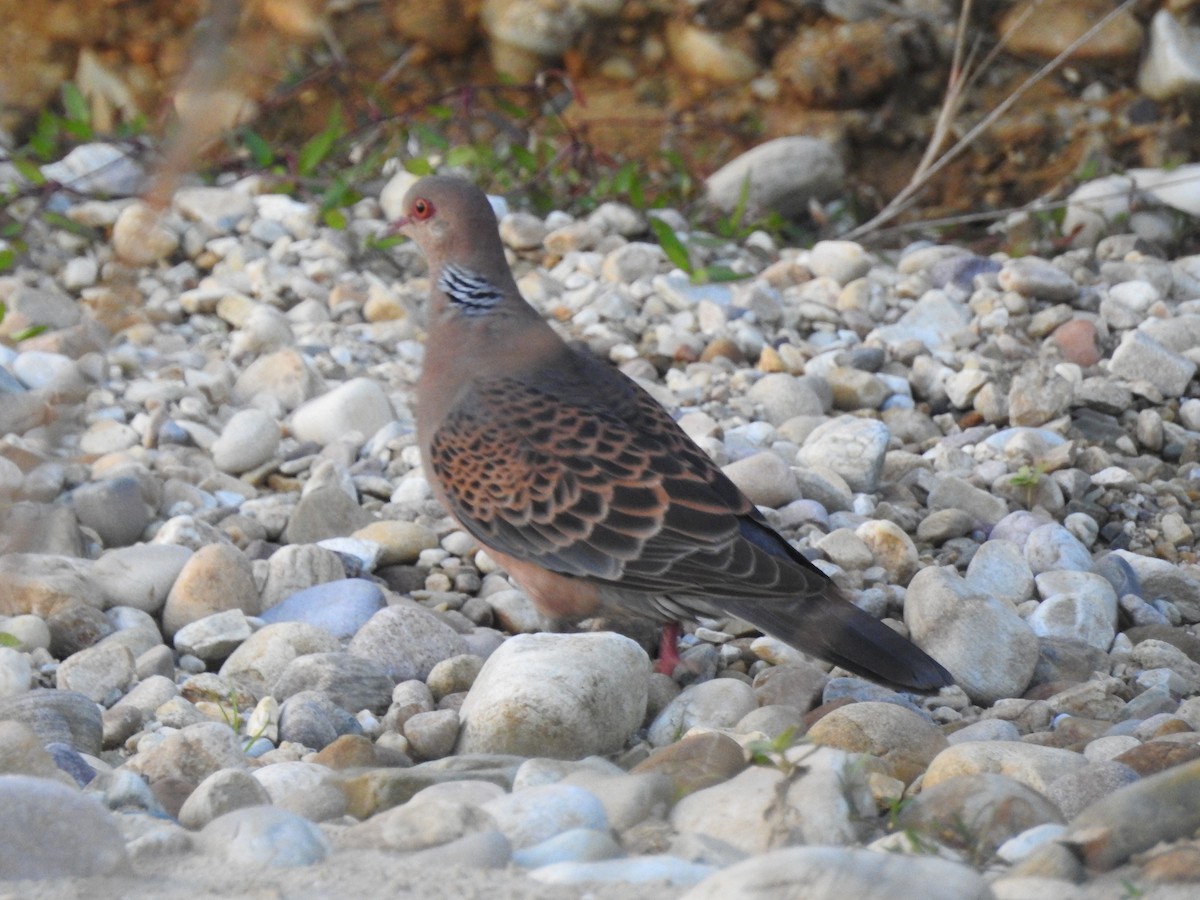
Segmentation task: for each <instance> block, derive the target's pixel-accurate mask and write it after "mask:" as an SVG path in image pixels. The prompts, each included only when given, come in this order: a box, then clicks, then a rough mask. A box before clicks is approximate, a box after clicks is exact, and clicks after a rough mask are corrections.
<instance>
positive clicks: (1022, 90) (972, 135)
mask: <svg viewBox="0 0 1200 900" xmlns="http://www.w3.org/2000/svg"><path fill="white" fill-rule="evenodd" d="M1136 2H1137V0H1124V2H1122V3H1121V4H1120V5H1119V6H1117V7H1116V8H1115V9H1113V10H1112V11H1111V12H1109V13H1108V14H1107V15H1105V16H1104V18H1102V19H1101V20H1100V21H1099V22H1097V23H1096V24H1095V25H1093V26H1092V27H1091V28H1089V29H1088V30H1087V31H1085V32H1084V33H1083V34H1081V35H1080V36H1079V37H1077V38H1076V39H1075V40H1073V41H1072V42H1071V43H1070V44H1069V45H1068V46H1067V47H1065V48H1064V49H1063V50H1062V51H1061V52H1060V53H1059V54H1058V55H1057V56H1055V57H1054V59H1052V60H1050V62H1048V63H1046V64H1045V65H1044V66H1042V67H1041V68H1039V69H1038V70H1037V71H1036V72H1034V73H1033V74H1032V75H1030V76H1029V77H1028V78H1026V79H1025V80H1024V81H1023V82H1022V83H1021V84H1020V85H1019V86H1018V87H1017V89H1016V90H1014V91H1013V92H1012V93H1011V94H1009V95H1008V96H1007V97H1005V98H1004V100H1002V101H1001V102H1000V103H999V104H997V106H996V108H995V109H993V110H992V111H991V112H989V113H988V114H987V115H986V116H984V117H983V118H982V119H981V120H980V121H979V122H977V123H976V124H975V125H974V126H973V127H972V128H971V129H970V130H969V131H968V132H967V133H966V134H964V135H963V136H962V137H961V138H959V139H958V141H957V142H955V144H954V145H953V146H952V147H951V148H950V149H949V150H947V151H946V152H945V153H943V154H942V155H941V156H940V157H938V159H937V161H936V162H934V163H932V164H931V165H929V166H928V167H927V168H925V169H924V170H922V169H921V168H920V167H918V170H917V172H915V173H914V175H913V177H912V179H910V180H909V183H908V184H907V185H906V186H905V187H904V188H903V190H901V191H900V193H898V194H897V195H896V196H895V197H893V198H892V200H891V201H890V202H889V203H888V204H887V205H886V206H885V207H884V208H883V209H882V210H880V211H879V212H878V213H877V214H876V215H875V216H874V217H872V218H871V219H870V220H869V221H867V222H864V223H863V224H862V225H859V226H858V227H856V228H853V229H851V230H850V231H849V232H847V233H846V234H845V235H843V237H845V238H848V239H852V240H853V239H857V238H859V237H862V236H863V235H865V234H868V233H870V232H873V231H876V230H877V229H878V228H879V227H880V226H881V225H883V224H885V223H887V222H890V221H891V220H892V219H894V218H896V216H898V215H900V213H902V212H904V211H905V210H906V209H908V208H909V206H911V205H912V202H913V200H914V198H915V197H916V195H917V194H918V193H919V192H920V191H922V190H924V189H925V188H926V187H927V186H928V184H929V182H930V181H931V180H932V179H933V178H934V176H936V175H937V174H938V173H940V172H941V171H942V170H943V169H945V168H946V167H947V166H948V165H949V164H950V163H951V162H953V161H954V160H955V159H957V158H958V157H959V156H961V155H962V153H963V151H965V150H966V149H967V148H968V147H970V146H971V144H973V143H974V142H975V140H976V139H977V138H978V137H979V136H980V135H981V134H982V133H983V132H984V131H986V130H987V129H988V128H990V127H991V126H992V125H994V124H995V123H996V121H997V120H998V119H999V118H1000V117H1001V116H1003V115H1004V114H1005V113H1006V112H1008V111H1009V109H1011V108H1012V107H1013V106H1014V105H1015V104H1016V102H1017V101H1018V100H1020V99H1021V97H1023V96H1024V95H1025V94H1026V93H1027V92H1028V91H1029V90H1030V88H1032V87H1034V86H1035V85H1036V84H1038V82H1040V81H1042V80H1043V79H1044V78H1046V76H1048V75H1049V74H1050V73H1052V72H1053V71H1055V70H1056V69H1057V68H1058V67H1059V66H1060V65H1062V63H1063V61H1064V60H1066V59H1067V58H1068V57H1070V56H1071V54H1072V53H1074V52H1075V51H1076V50H1077V49H1079V47H1080V46H1082V45H1083V44H1086V43H1087V42H1088V41H1090V40H1091V39H1092V37H1094V36H1095V35H1096V33H1097V32H1099V31H1100V30H1101V29H1103V28H1104V27H1105V26H1107V25H1108V23H1109V22H1111V21H1112V20H1113V19H1114V18H1116V17H1117V16H1118V15H1120V14H1121V13H1123V12H1125V11H1126V10H1128V9H1129V8H1130V7H1132V6H1133V5H1134V4H1135V3H1136ZM966 5H967V4H964V9H965V8H966ZM964 23H965V20H964V19H962V18H960V20H959V26H958V27H959V28H960V29H962V28H963V27H964ZM1009 33H1010V34H1011V33H1012V32H1011V31H1010V32H1009ZM991 58H992V55H991V54H989V60H990V59H991ZM969 80H973V77H972V78H971V79H969ZM954 90H955V86H954V83H953V82H952V84H951V86H950V87H949V88H948V90H947V95H948V98H947V104H949V103H950V102H951V99H950V96H949V95H950V94H951V93H952V92H953V91H954ZM937 136H938V132H937V131H936V130H935V137H937ZM922 162H924V161H922Z"/></svg>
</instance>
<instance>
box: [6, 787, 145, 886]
mask: <svg viewBox="0 0 1200 900" xmlns="http://www.w3.org/2000/svg"><path fill="white" fill-rule="evenodd" d="M0 808H3V810H4V816H3V825H2V826H0V879H4V880H6V881H11V880H16V879H45V878H64V877H70V876H76V877H84V878H86V877H91V876H104V875H129V874H132V870H131V868H130V865H129V858H128V856H127V855H126V852H125V841H124V840H123V839H122V837H121V832H120V831H119V829H118V828H117V824H116V822H115V821H114V819H113V818H112V816H111V814H110V813H109V812H108V811H107V810H105V809H104V808H103V807H102V806H101V805H100V804H98V803H95V802H93V801H92V800H91V798H88V797H85V796H84V795H83V794H81V793H80V792H79V791H77V790H75V789H73V788H69V787H66V786H65V785H62V784H58V783H55V782H53V781H50V780H47V779H44V778H34V777H31V776H29V775H0Z"/></svg>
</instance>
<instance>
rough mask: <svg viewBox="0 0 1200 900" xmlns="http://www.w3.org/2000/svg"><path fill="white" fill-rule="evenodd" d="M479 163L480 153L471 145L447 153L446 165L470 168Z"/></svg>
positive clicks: (454, 148)
mask: <svg viewBox="0 0 1200 900" xmlns="http://www.w3.org/2000/svg"><path fill="white" fill-rule="evenodd" d="M478 161H479V153H478V151H477V150H476V149H475V148H474V147H471V146H469V145H466V146H464V145H461V144H460V145H459V146H457V147H451V148H450V150H449V151H447V153H446V165H448V166H454V167H460V166H461V167H466V168H470V167H471V166H474V165H475V164H476V163H477V162H478Z"/></svg>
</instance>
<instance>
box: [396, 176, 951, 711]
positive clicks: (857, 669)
mask: <svg viewBox="0 0 1200 900" xmlns="http://www.w3.org/2000/svg"><path fill="white" fill-rule="evenodd" d="M392 227H393V230H398V231H400V232H402V233H403V234H405V235H407V236H408V237H409V238H411V239H412V240H413V241H414V242H415V243H416V245H417V247H418V248H419V249H420V251H421V252H422V254H423V255H424V257H425V259H426V262H427V263H428V266H429V280H430V296H429V303H428V309H427V338H426V345H425V359H424V363H423V368H422V372H421V375H420V377H419V380H418V384H417V411H416V420H417V438H418V442H419V445H420V450H421V459H422V464H423V466H424V468H425V474H426V476H427V478H428V480H429V483H430V485H431V487H432V489H433V492H434V495H435V496H436V497H437V499H438V500H440V501H441V502H442V503H443V504H444V505H445V507H446V509H447V510H448V511H449V512H450V514H451V515H452V516H453V518H454V519H455V520H456V521H457V522H458V523H459V525H461V526H462V528H463V529H465V530H466V531H467V532H469V533H470V534H471V535H472V536H474V538H475V539H476V540H477V541H479V543H480V544H482V545H483V546H484V547H486V548H487V552H488V553H489V554H490V555H491V557H492V558H493V559H494V560H495V561H496V562H497V563H498V564H499V565H500V566H502V567H503V568H504V569H505V570H506V571H507V572H508V574H509V576H510V577H511V578H512V579H513V580H514V581H515V582H516V583H517V584H518V585H519V586H520V587H521V588H522V589H523V590H524V591H525V592H526V593H527V594H528V595H529V596H530V598H532V600H533V602H534V604H535V605H536V606H537V607H538V609H539V610H540V611H541V612H542V613H543V614H545V615H547V616H550V617H553V618H556V619H581V618H584V617H588V616H594V615H604V614H607V612H612V611H616V612H620V613H624V614H628V613H633V614H636V615H642V616H649V617H651V618H653V619H656V620H658V621H660V622H663V623H667V624H674V623H678V622H679V621H681V620H695V619H696V618H697V617H710V618H718V617H722V616H736V617H738V618H740V619H743V620H745V621H747V622H749V623H751V624H752V625H754V626H755V627H756V628H759V629H761V630H762V631H763V632H765V633H767V634H770V635H773V636H774V637H776V638H778V639H780V640H782V641H784V642H785V643H787V644H789V645H791V646H793V647H795V648H796V649H798V650H801V651H803V652H804V653H807V654H810V655H812V656H815V657H818V658H820V659H823V660H825V661H827V662H829V663H834V664H836V665H838V666H841V667H842V668H844V669H847V670H849V671H850V672H853V673H855V674H857V675H860V676H863V677H865V678H869V679H872V680H874V681H877V682H881V683H884V684H888V685H892V686H896V687H901V688H906V689H910V690H915V691H925V692H930V691H935V690H937V689H939V688H941V687H942V686H944V685H949V684H951V683H952V682H953V678H952V676H951V675H950V673H949V672H947V671H946V669H945V668H943V667H942V666H941V665H940V664H939V663H938V662H936V661H935V660H934V659H933V658H931V657H930V656H929V655H927V654H926V653H925V652H924V651H923V650H921V649H920V648H918V647H917V646H916V645H915V644H913V643H912V642H910V641H909V640H907V639H906V638H904V637H902V636H901V635H900V634H898V633H897V632H896V631H893V630H892V629H891V628H889V627H888V626H887V625H885V624H884V623H882V622H881V621H879V620H878V619H876V618H874V617H873V616H871V615H869V614H868V613H866V612H864V611H863V610H861V609H859V608H858V607H857V606H855V605H854V604H853V603H852V602H850V601H849V600H848V599H847V598H846V597H845V596H844V595H843V594H842V593H841V592H840V591H839V590H838V588H837V587H836V586H835V585H834V584H833V582H832V581H831V580H830V579H829V577H828V576H826V575H825V574H824V573H823V572H822V571H821V570H820V569H818V568H817V567H816V566H815V565H813V563H811V562H810V561H809V560H808V559H807V558H805V557H804V555H803V554H801V553H800V552H799V551H798V550H796V549H795V548H794V547H793V546H792V545H791V544H790V543H788V541H787V540H786V539H785V538H783V537H782V536H781V535H780V534H778V533H777V532H776V531H774V530H773V529H772V528H771V527H770V526H769V525H768V524H767V521H766V519H765V518H764V516H763V515H762V514H761V513H760V512H759V511H758V509H757V508H756V507H755V506H754V504H753V503H751V502H750V501H749V500H748V499H747V498H746V497H745V496H744V495H743V494H742V493H741V491H739V490H738V488H737V487H736V486H735V485H734V484H733V482H732V481H730V480H729V478H728V477H726V475H725V474H724V473H723V472H722V471H721V469H720V468H719V467H718V466H717V465H716V464H715V463H714V462H713V461H712V460H711V458H710V457H709V456H708V455H707V454H706V453H705V452H704V451H703V450H701V449H700V447H699V446H697V445H696V444H695V443H694V442H693V441H692V440H691V438H689V437H688V436H687V434H686V433H685V432H684V431H683V430H682V429H681V428H680V427H679V425H678V424H677V423H676V422H675V420H674V419H673V418H672V417H671V415H670V414H669V413H668V412H667V411H666V409H664V408H663V407H662V406H660V405H659V404H658V403H657V402H656V401H655V400H654V399H653V398H652V397H651V396H650V395H649V394H648V393H647V392H646V391H645V390H644V389H643V388H641V387H640V386H639V385H638V384H637V383H636V382H634V381H633V380H632V379H630V378H628V377H627V376H625V375H624V374H623V373H621V372H620V371H618V370H617V369H615V368H614V367H612V366H611V365H609V364H608V363H606V362H604V361H602V360H600V359H598V358H597V357H594V356H592V355H591V354H589V353H587V352H586V351H582V350H578V349H575V348H574V347H573V346H571V345H569V344H568V343H566V342H565V341H564V340H563V339H562V338H561V337H560V336H559V335H558V333H557V332H556V331H555V330H554V329H553V328H552V327H551V326H550V325H549V324H548V323H547V322H546V321H545V320H544V319H543V318H542V317H541V315H540V314H539V313H538V312H537V310H535V309H534V307H533V306H531V305H530V304H529V303H528V302H527V301H526V300H525V299H524V297H523V296H522V295H521V292H520V290H519V288H518V287H517V284H516V281H515V280H514V278H513V274H512V271H511V269H510V268H509V265H508V261H507V259H506V257H505V254H504V247H503V244H502V243H501V240H500V237H499V233H498V224H497V220H496V216H495V213H494V212H493V210H492V207H491V205H490V203H489V202H488V199H487V196H486V195H485V194H484V193H483V192H482V191H480V190H479V189H478V188H476V187H475V186H474V185H472V184H470V183H469V182H466V181H464V180H460V179H457V178H452V177H447V176H427V177H424V178H422V179H420V180H419V181H417V182H416V183H415V184H414V185H413V186H412V187H411V188H410V189H409V191H408V193H407V195H406V196H405V199H404V203H403V209H402V214H401V216H400V218H399V219H397V221H396V222H394V223H393V226H392ZM670 633H671V632H668V634H670ZM670 643H671V645H672V646H671V647H669V648H668V655H671V654H670V651H671V650H673V641H671V642H670ZM676 658H677V657H676ZM660 662H662V660H661V658H660ZM670 662H671V660H667V665H666V666H665V668H667V669H669V667H670Z"/></svg>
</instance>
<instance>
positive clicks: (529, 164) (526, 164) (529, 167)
mask: <svg viewBox="0 0 1200 900" xmlns="http://www.w3.org/2000/svg"><path fill="white" fill-rule="evenodd" d="M512 156H513V161H514V162H515V163H516V164H517V167H518V168H519V169H521V170H522V171H524V172H536V171H537V170H538V161H537V156H536V155H535V154H534V152H533V151H532V150H530V149H529V148H528V147H522V146H521V145H520V144H513V145H512Z"/></svg>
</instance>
